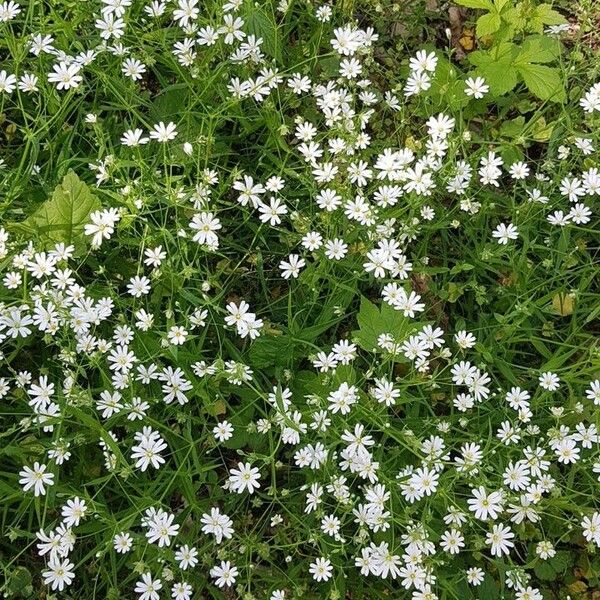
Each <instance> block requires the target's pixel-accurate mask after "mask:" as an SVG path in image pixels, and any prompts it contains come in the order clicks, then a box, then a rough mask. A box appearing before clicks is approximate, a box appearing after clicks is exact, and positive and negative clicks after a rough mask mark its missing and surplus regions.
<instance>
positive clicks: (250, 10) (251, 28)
mask: <svg viewBox="0 0 600 600" xmlns="http://www.w3.org/2000/svg"><path fill="white" fill-rule="evenodd" d="M244 21H245V22H246V25H245V27H246V28H247V31H248V33H250V34H253V35H255V36H256V37H257V38H262V41H263V43H262V49H263V50H264V52H265V54H268V55H269V56H270V57H272V58H275V59H276V60H281V45H280V44H279V33H278V31H277V24H276V23H275V20H274V18H273V15H272V14H271V13H269V12H267V11H266V10H265V9H263V8H261V7H260V6H258V4H255V3H254V2H247V4H246V11H245V16H244Z"/></svg>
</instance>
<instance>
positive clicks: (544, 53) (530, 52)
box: [514, 35, 560, 66]
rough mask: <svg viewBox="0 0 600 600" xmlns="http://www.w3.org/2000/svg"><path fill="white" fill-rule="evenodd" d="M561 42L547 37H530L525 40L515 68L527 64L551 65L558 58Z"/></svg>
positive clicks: (516, 59)
mask: <svg viewBox="0 0 600 600" xmlns="http://www.w3.org/2000/svg"><path fill="white" fill-rule="evenodd" d="M559 54H560V41H559V40H558V39H556V38H551V37H548V36H545V35H530V36H529V37H527V38H525V40H524V41H523V44H522V45H521V49H520V51H519V54H517V56H516V58H515V62H514V64H515V66H518V65H522V64H527V63H549V62H552V61H554V60H556V59H557V58H558V55H559Z"/></svg>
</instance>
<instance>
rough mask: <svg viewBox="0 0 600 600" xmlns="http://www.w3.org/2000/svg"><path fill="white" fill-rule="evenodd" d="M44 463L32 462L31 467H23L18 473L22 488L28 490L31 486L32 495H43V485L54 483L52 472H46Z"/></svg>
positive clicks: (44, 490) (44, 489)
mask: <svg viewBox="0 0 600 600" xmlns="http://www.w3.org/2000/svg"><path fill="white" fill-rule="evenodd" d="M47 468H48V467H47V466H46V465H41V464H40V463H38V462H35V463H33V469H30V468H29V467H23V469H21V472H20V473H19V475H20V476H21V479H19V483H20V484H21V485H22V486H23V490H24V491H25V492H28V491H29V490H30V489H31V488H33V494H34V496H43V495H45V493H46V488H45V487H44V486H52V485H54V473H46V469H47Z"/></svg>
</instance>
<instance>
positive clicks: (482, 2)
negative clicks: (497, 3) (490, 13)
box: [456, 0, 494, 10]
mask: <svg viewBox="0 0 600 600" xmlns="http://www.w3.org/2000/svg"><path fill="white" fill-rule="evenodd" d="M456 4H460V5H461V6H466V7H467V8H481V9H483V10H494V3H493V2H492V1H491V0H456Z"/></svg>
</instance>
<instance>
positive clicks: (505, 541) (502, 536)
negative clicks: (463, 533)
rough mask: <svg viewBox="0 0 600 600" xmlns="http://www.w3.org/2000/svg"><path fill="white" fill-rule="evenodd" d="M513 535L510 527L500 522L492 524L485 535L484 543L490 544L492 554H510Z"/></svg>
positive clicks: (512, 545)
mask: <svg viewBox="0 0 600 600" xmlns="http://www.w3.org/2000/svg"><path fill="white" fill-rule="evenodd" d="M514 537H515V534H514V533H513V532H512V531H511V529H510V527H505V526H504V525H502V524H500V525H494V526H493V527H492V531H491V532H490V533H488V534H487V535H486V537H485V543H486V544H488V545H490V546H491V550H490V552H491V554H492V556H502V555H503V554H510V549H511V548H513V547H514V543H513V542H512V541H511V540H512V538H514Z"/></svg>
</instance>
